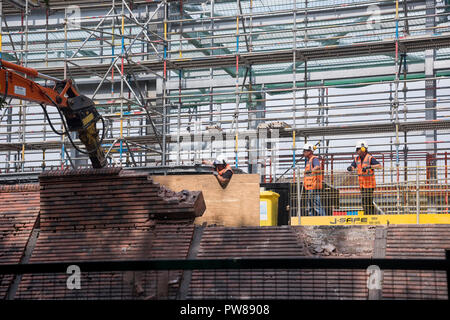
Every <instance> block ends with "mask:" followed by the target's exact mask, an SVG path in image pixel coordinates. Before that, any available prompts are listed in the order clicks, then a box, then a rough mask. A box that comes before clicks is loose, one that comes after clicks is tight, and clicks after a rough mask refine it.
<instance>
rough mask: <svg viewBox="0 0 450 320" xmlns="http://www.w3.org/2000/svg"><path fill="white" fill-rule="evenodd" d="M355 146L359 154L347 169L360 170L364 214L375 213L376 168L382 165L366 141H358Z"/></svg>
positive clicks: (359, 180) (359, 179)
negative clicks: (370, 151) (370, 150)
mask: <svg viewBox="0 0 450 320" xmlns="http://www.w3.org/2000/svg"><path fill="white" fill-rule="evenodd" d="M355 148H356V153H357V154H358V155H357V156H354V157H353V162H352V164H351V165H350V166H349V167H348V168H347V170H348V171H353V170H357V172H358V182H359V188H360V190H361V202H362V206H363V209H364V214H375V206H374V204H373V193H374V191H375V188H376V180H375V169H381V168H382V165H381V164H380V163H379V162H378V161H377V159H375V157H374V156H372V155H371V154H370V153H369V145H368V144H367V142H366V141H364V140H360V141H358V142H357V143H356V145H355Z"/></svg>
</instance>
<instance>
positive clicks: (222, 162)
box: [202, 154, 233, 189]
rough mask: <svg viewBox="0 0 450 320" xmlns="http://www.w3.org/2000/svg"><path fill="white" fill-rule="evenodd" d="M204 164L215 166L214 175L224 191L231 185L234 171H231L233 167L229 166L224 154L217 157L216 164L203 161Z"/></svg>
mask: <svg viewBox="0 0 450 320" xmlns="http://www.w3.org/2000/svg"><path fill="white" fill-rule="evenodd" d="M202 163H203V164H209V165H213V166H214V169H215V170H214V172H213V174H214V176H215V177H216V179H217V181H218V182H219V184H220V186H221V187H222V189H225V188H226V187H227V186H228V184H229V183H230V181H231V177H232V176H233V169H231V166H230V165H229V164H227V162H226V157H225V156H224V155H223V154H220V155H218V156H217V158H216V159H215V160H214V162H209V161H206V160H203V161H202Z"/></svg>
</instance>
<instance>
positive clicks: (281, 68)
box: [0, 0, 450, 183]
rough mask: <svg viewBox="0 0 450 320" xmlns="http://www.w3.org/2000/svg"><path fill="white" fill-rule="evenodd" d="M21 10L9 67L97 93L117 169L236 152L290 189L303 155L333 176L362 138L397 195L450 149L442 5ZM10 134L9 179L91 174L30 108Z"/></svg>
mask: <svg viewBox="0 0 450 320" xmlns="http://www.w3.org/2000/svg"><path fill="white" fill-rule="evenodd" d="M24 3H25V7H24V8H15V7H12V6H11V5H10V4H9V3H8V2H7V1H1V4H2V9H3V11H2V13H3V14H2V19H1V20H2V21H1V24H0V25H1V33H2V35H3V37H2V41H1V42H2V55H3V56H5V57H6V58H7V59H9V60H11V61H14V62H17V63H19V64H26V65H28V66H31V67H34V68H36V69H38V70H39V72H41V73H44V74H48V75H50V76H55V77H56V76H58V77H64V78H66V77H70V78H73V79H75V82H76V83H77V85H78V86H79V87H80V90H83V89H85V90H86V91H87V92H86V93H87V95H88V96H90V97H92V98H93V99H94V100H95V101H96V103H97V107H98V109H99V111H100V112H101V113H102V115H103V116H104V117H105V119H107V129H108V130H107V138H106V139H105V148H106V150H107V152H108V155H109V156H111V159H110V163H111V164H115V165H121V166H151V165H186V164H194V163H198V161H200V160H202V159H204V158H213V157H215V156H216V155H217V154H219V153H225V154H226V155H227V157H228V158H229V160H230V162H231V163H232V164H233V165H234V166H235V167H236V168H241V169H244V170H245V171H248V172H252V173H260V174H261V175H262V179H263V180H267V179H271V180H273V181H275V180H276V179H277V178H279V177H280V175H281V174H283V173H284V172H285V171H286V170H287V169H289V168H290V167H293V168H294V170H290V171H288V173H287V174H286V175H285V176H284V177H283V179H288V180H289V181H290V179H294V180H295V179H296V177H295V172H296V170H295V169H296V166H298V165H299V162H298V161H299V158H300V154H301V148H302V144H303V143H304V142H307V141H308V142H309V141H312V142H314V143H316V142H318V141H321V144H320V145H319V149H318V152H319V153H320V155H321V157H323V158H324V159H326V161H328V162H329V161H331V159H332V158H333V156H335V159H338V158H339V156H340V155H345V154H350V153H352V152H353V150H352V146H353V145H354V142H355V140H357V139H358V138H360V137H365V138H366V139H367V140H369V143H370V145H371V151H373V152H378V153H379V154H384V156H385V157H386V162H387V163H386V165H387V166H390V167H392V168H394V169H393V172H394V176H396V179H395V180H396V181H397V183H399V182H400V180H401V179H405V177H406V179H407V173H406V172H407V168H408V166H411V165H413V166H416V161H417V160H418V159H417V156H414V154H415V155H418V154H420V155H421V156H422V159H420V161H421V162H422V164H421V165H424V164H425V162H427V161H428V162H429V163H431V164H433V165H435V166H439V165H440V162H439V160H436V161H434V162H433V161H431V162H430V157H435V158H436V154H438V153H440V152H445V151H446V150H447V149H448V148H449V145H448V143H447V141H449V140H450V131H449V128H450V106H449V97H450V95H449V94H448V89H449V88H450V79H449V77H450V70H449V69H448V62H449V60H450V24H449V19H448V14H449V11H450V3H449V2H448V1H446V0H444V1H440V0H422V1H418V0H410V1H399V0H397V1H370V0H368V1H364V0H361V1H354V0H345V1H342V3H341V4H340V5H336V4H335V2H333V1H327V0H320V1H319V0H315V1H312V0H308V1H306V0H302V1H282V0H261V1H255V0H247V1H244V0H233V1H231V0H230V1H228V0H225V1H222V0H207V1H197V0H180V1H169V0H163V1H154V2H147V1H133V2H130V1H126V0H120V1H119V0H112V1H109V2H102V3H101V4H98V5H95V6H92V4H89V3H88V2H84V1H73V4H74V5H78V8H79V9H80V12H81V16H80V18H79V19H78V20H76V21H75V22H76V23H78V25H76V23H75V25H74V23H73V22H74V21H71V19H70V17H68V16H67V15H68V12H69V11H67V2H66V1H56V2H55V3H54V4H52V5H51V6H50V7H45V6H44V5H43V3H44V2H43V1H33V5H30V6H31V7H29V1H28V0H24ZM35 5H36V6H37V7H35ZM42 9H43V10H42ZM38 10H41V11H38ZM42 13H44V14H42ZM69 13H70V12H69ZM30 39H31V40H30ZM11 106H13V107H12V108H11ZM50 115H51V117H52V119H55V123H56V124H57V125H59V124H58V121H57V118H56V116H57V114H56V112H55V113H51V114H50ZM262 130H266V131H267V132H268V134H267V133H266V138H263V139H262V138H261V136H260V134H261V132H262ZM275 130H277V132H276V133H275ZM424 132H425V138H423V136H424ZM0 134H1V136H0V170H2V171H5V172H25V171H33V170H41V169H43V168H49V167H65V166H74V167H80V166H85V165H87V162H86V159H85V158H83V157H82V155H80V154H77V153H76V151H75V150H72V148H70V146H69V145H67V144H66V142H65V140H61V139H57V138H56V137H55V136H54V135H52V133H51V131H50V130H49V128H48V123H46V122H45V119H44V118H43V116H42V115H40V114H39V113H38V111H37V109H36V110H35V109H34V106H32V105H26V104H24V103H23V102H21V101H7V105H5V106H4V108H3V110H2V111H0ZM276 136H277V138H276V139H275V137H276ZM214 139H215V140H216V141H215V142H212V140H214ZM220 139H225V142H223V143H219V141H218V140H220ZM427 154H428V155H427ZM411 159H414V160H411ZM336 161H337V160H336ZM411 161H413V162H414V163H413V164H411ZM343 165H344V163H340V162H335V163H334V164H333V166H334V167H335V168H336V167H338V166H343ZM401 170H404V172H405V174H404V175H402V174H401V173H402V172H401ZM269 176H270V178H269ZM412 178H414V179H415V177H412Z"/></svg>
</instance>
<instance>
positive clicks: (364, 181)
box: [355, 154, 376, 188]
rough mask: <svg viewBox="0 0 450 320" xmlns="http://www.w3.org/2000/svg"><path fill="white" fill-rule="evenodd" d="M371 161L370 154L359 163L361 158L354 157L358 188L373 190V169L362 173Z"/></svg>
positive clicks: (374, 183) (374, 182)
mask: <svg viewBox="0 0 450 320" xmlns="http://www.w3.org/2000/svg"><path fill="white" fill-rule="evenodd" d="M371 161H372V156H371V155H370V154H366V156H365V157H364V161H363V162H362V163H361V157H360V156H356V157H355V163H356V168H357V169H358V181H359V187H360V188H375V186H376V181H375V173H374V170H373V169H369V170H366V172H363V171H362V168H363V167H367V166H370V162H371Z"/></svg>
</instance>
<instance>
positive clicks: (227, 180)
mask: <svg viewBox="0 0 450 320" xmlns="http://www.w3.org/2000/svg"><path fill="white" fill-rule="evenodd" d="M228 172H229V171H228ZM228 172H225V173H224V175H225V177H224V176H221V175H219V174H218V173H217V171H215V172H214V176H215V177H216V179H217V181H218V182H219V184H220V186H221V187H222V188H223V189H225V188H226V187H227V186H228V184H229V183H230V181H231V177H232V176H233V174H232V173H228Z"/></svg>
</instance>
